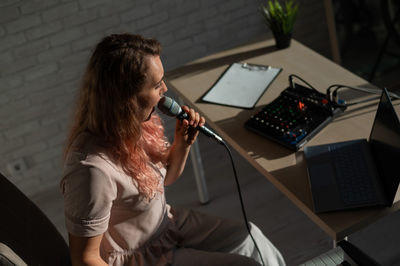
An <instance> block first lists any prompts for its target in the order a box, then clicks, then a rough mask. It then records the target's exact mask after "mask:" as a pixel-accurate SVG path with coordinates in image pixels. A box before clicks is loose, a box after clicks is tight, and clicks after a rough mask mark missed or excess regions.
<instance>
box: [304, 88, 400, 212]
mask: <svg viewBox="0 0 400 266" xmlns="http://www.w3.org/2000/svg"><path fill="white" fill-rule="evenodd" d="M304 155H305V158H306V162H307V170H308V177H309V181H310V185H311V193H312V198H313V204H314V210H315V212H316V213H322V212H329V211H335V210H345V209H353V208H360V207H368V206H391V205H392V204H393V201H394V198H395V196H396V192H397V189H398V186H399V181H400V171H399V170H400V167H399V162H400V161H399V158H400V122H399V118H398V117H397V115H396V112H395V110H394V108H393V104H392V102H391V100H390V96H389V94H388V92H387V90H386V89H383V92H382V95H381V98H380V102H379V106H378V109H377V111H376V115H375V120H374V123H373V126H372V129H371V133H370V137H369V139H368V140H366V139H357V140H351V141H345V142H337V143H331V144H324V145H317V146H310V147H305V148H304Z"/></svg>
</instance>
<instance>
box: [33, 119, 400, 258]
mask: <svg viewBox="0 0 400 266" xmlns="http://www.w3.org/2000/svg"><path fill="white" fill-rule="evenodd" d="M165 123H166V131H167V135H171V132H173V128H174V124H175V123H174V121H173V119H171V118H167V119H166V121H165ZM198 141H199V144H200V150H201V154H202V158H203V165H204V169H205V174H206V182H207V186H208V192H209V196H210V202H209V203H208V204H200V203H199V200H198V194H197V189H196V184H195V180H194V177H193V170H192V165H191V162H190V161H188V163H187V165H186V168H185V170H184V173H183V175H182V177H181V178H180V179H179V180H178V181H177V182H176V183H175V184H173V185H171V186H169V187H167V188H166V195H167V201H168V202H169V204H171V205H173V206H183V207H187V208H193V209H196V210H199V211H203V212H207V213H210V214H215V215H219V216H224V217H228V218H232V219H243V216H242V212H241V208H240V202H239V197H238V192H237V187H236V185H235V180H234V176H233V171H232V166H231V163H230V160H229V157H228V153H227V152H226V150H225V149H224V147H222V146H221V145H218V144H216V143H214V142H213V141H212V140H210V139H208V138H207V137H204V136H200V137H199V139H198ZM232 152H233V156H234V160H235V165H236V169H237V172H238V175H239V182H240V186H241V190H242V195H243V198H244V203H245V207H246V212H247V216H248V218H249V220H250V221H252V222H254V223H255V224H256V225H258V226H259V227H260V228H261V230H262V231H263V232H264V234H265V235H266V236H267V237H268V238H269V239H270V240H271V241H272V242H273V243H274V244H275V245H276V246H277V248H278V249H279V250H280V251H281V252H282V254H283V256H284V258H285V260H286V262H287V264H288V265H299V264H301V263H303V262H305V261H307V260H309V259H311V258H313V257H315V256H318V255H320V254H322V253H324V252H327V251H328V250H330V249H331V248H332V246H333V242H332V240H331V239H330V238H329V237H328V235H326V234H325V233H324V232H323V231H322V230H321V229H319V228H318V227H317V226H316V225H315V224H314V223H313V222H312V221H311V220H310V219H308V217H306V216H305V215H304V214H303V213H302V212H301V211H300V210H299V209H298V208H297V207H295V205H294V204H292V203H291V202H290V201H289V200H288V199H287V198H286V197H285V196H284V195H283V194H282V193H280V192H279V191H278V190H277V189H276V188H275V187H274V186H273V185H271V184H270V183H269V181H267V180H266V179H265V178H264V177H263V176H262V175H261V174H259V173H258V172H257V171H256V170H255V169H254V168H253V167H252V166H251V165H250V164H249V163H247V162H246V161H245V160H244V159H243V158H241V157H240V155H238V153H236V152H235V151H233V150H232ZM32 199H33V200H34V201H35V202H36V203H37V204H38V205H39V206H40V207H41V208H42V209H43V210H44V212H45V213H46V214H47V215H48V216H49V218H50V219H51V220H52V221H53V223H54V224H55V225H56V226H57V228H58V229H59V230H60V231H61V232H62V234H63V235H64V236H65V237H66V235H67V234H66V231H65V226H64V218H63V211H62V208H63V207H62V197H61V195H60V192H59V188H58V187H56V188H54V189H52V190H49V191H48V192H46V193H42V194H41V195H36V196H34V197H32ZM399 224H400V213H395V214H393V215H391V216H389V217H385V218H383V219H381V220H379V221H378V222H376V223H375V224H373V225H371V226H369V227H367V228H365V229H364V230H362V231H360V232H357V233H355V234H354V235H352V236H351V237H350V241H351V242H353V243H355V244H356V245H358V246H359V247H361V248H362V249H364V250H365V251H367V252H368V253H369V254H370V255H372V256H374V257H375V258H376V259H377V260H378V261H380V262H382V263H383V265H400V248H399V247H400V230H398V225H399ZM377 247H379V249H378V248H377Z"/></svg>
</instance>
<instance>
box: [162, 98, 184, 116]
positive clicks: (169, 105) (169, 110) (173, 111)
mask: <svg viewBox="0 0 400 266" xmlns="http://www.w3.org/2000/svg"><path fill="white" fill-rule="evenodd" d="M157 107H158V109H160V111H161V112H163V113H164V114H166V115H169V116H177V115H179V114H180V113H181V112H182V109H181V107H180V105H179V104H178V103H177V102H175V101H174V100H173V99H171V98H169V97H167V96H164V97H163V98H161V99H160V101H159V102H158V105H157Z"/></svg>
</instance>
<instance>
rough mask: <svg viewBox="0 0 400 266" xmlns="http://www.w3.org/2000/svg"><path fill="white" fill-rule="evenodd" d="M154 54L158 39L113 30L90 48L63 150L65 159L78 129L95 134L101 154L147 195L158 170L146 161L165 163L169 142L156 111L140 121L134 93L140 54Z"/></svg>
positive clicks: (142, 74)
mask: <svg viewBox="0 0 400 266" xmlns="http://www.w3.org/2000/svg"><path fill="white" fill-rule="evenodd" d="M159 54H160V44H159V42H158V41H156V40H154V39H146V38H143V37H142V36H140V35H132V34H114V35H110V36H108V37H105V38H104V39H103V40H102V41H101V42H100V43H99V44H98V45H97V46H96V49H95V51H94V53H93V55H92V57H91V58H90V61H89V64H88V66H87V68H86V71H85V74H84V76H83V81H82V85H81V87H80V94H79V98H78V103H77V108H76V112H75V117H74V120H73V123H72V126H71V129H70V132H69V136H68V140H67V145H66V148H65V151H64V157H65V158H66V156H67V154H68V153H69V151H70V149H72V147H73V143H74V141H75V140H76V139H77V138H78V136H80V135H81V134H82V133H84V132H86V133H89V134H91V135H93V136H95V137H96V138H100V139H101V142H102V146H104V148H105V151H106V155H107V156H108V157H109V158H110V159H111V160H113V161H114V163H116V164H117V165H120V166H121V167H122V169H123V170H124V172H125V173H126V174H127V175H128V176H130V177H132V178H133V180H134V181H135V183H136V184H137V187H138V190H139V192H140V194H141V195H142V196H144V197H145V198H147V199H151V198H152V197H154V195H155V194H156V193H157V192H158V191H162V189H163V186H162V184H161V178H160V174H159V173H157V171H155V170H154V168H153V167H151V165H150V163H153V164H156V165H157V164H158V166H160V165H161V164H163V165H165V164H166V158H167V155H168V152H169V144H168V141H167V139H166V137H165V135H164V128H163V126H162V124H161V120H160V118H159V116H158V115H154V114H153V115H152V117H151V119H150V120H149V121H147V122H143V111H142V109H141V107H140V106H141V105H140V104H139V103H138V99H137V94H138V92H139V91H140V90H141V89H142V87H143V85H144V83H145V81H146V70H147V66H146V64H145V58H146V56H158V55H159Z"/></svg>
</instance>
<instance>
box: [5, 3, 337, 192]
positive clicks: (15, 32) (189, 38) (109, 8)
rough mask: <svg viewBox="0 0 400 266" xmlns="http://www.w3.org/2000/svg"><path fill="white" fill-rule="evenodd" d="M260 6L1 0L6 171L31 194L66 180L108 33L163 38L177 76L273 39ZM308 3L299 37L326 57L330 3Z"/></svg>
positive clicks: (165, 55) (300, 21)
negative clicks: (65, 166)
mask: <svg viewBox="0 0 400 266" xmlns="http://www.w3.org/2000/svg"><path fill="white" fill-rule="evenodd" d="M259 3H260V1H259V0H119V1H112V0H24V1H19V0H2V1H0V92H1V93H0V171H1V172H3V173H4V174H5V175H6V176H8V177H9V178H10V179H11V180H12V181H13V182H14V183H15V184H16V185H17V186H18V187H20V188H21V189H22V190H23V191H24V192H25V193H26V194H28V195H33V194H36V193H39V192H41V191H42V190H44V189H46V188H48V187H50V186H54V185H55V184H57V183H58V182H59V178H60V173H61V161H62V160H61V152H62V148H63V143H64V140H65V135H66V129H67V128H68V123H69V116H70V113H71V111H72V107H73V103H74V101H73V100H74V95H75V92H76V88H77V84H78V83H79V79H80V77H81V73H82V70H83V69H84V67H85V65H86V63H87V59H88V56H89V54H90V51H91V50H92V49H93V47H94V45H95V44H96V43H97V42H98V41H99V40H100V39H101V38H102V37H103V36H105V35H107V34H110V33H118V32H132V33H141V34H144V35H145V36H147V37H154V38H157V39H159V40H160V41H161V43H162V45H163V59H164V65H165V68H166V70H169V69H172V68H174V67H177V66H179V65H181V64H183V63H186V62H188V61H191V60H193V59H195V58H198V57H202V56H204V55H207V54H209V53H213V52H216V51H218V50H221V49H225V48H230V47H233V46H237V45H240V44H243V43H246V42H248V41H250V40H253V39H259V38H260V37H261V36H271V34H270V32H269V30H267V29H266V27H265V26H264V23H263V21H262V17H261V15H260V14H259V11H258V6H259ZM301 5H302V6H301V9H300V14H299V15H300V16H299V19H298V23H297V24H296V32H295V35H294V37H295V38H297V39H300V41H303V42H304V43H305V44H307V45H309V46H311V47H312V48H313V49H315V50H317V51H319V52H321V53H323V54H325V55H327V54H328V52H327V51H329V48H328V41H327V39H328V38H327V32H326V22H325V18H324V14H325V13H324V9H323V4H322V1H318V0H308V1H306V0H302V1H301ZM301 14H305V15H304V16H303V17H302V16H301ZM182 51H185V52H182ZM12 162H23V163H24V164H25V166H26V170H24V171H23V172H22V173H20V174H18V175H14V176H12V175H10V174H9V172H8V170H7V165H8V164H9V163H12Z"/></svg>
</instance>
